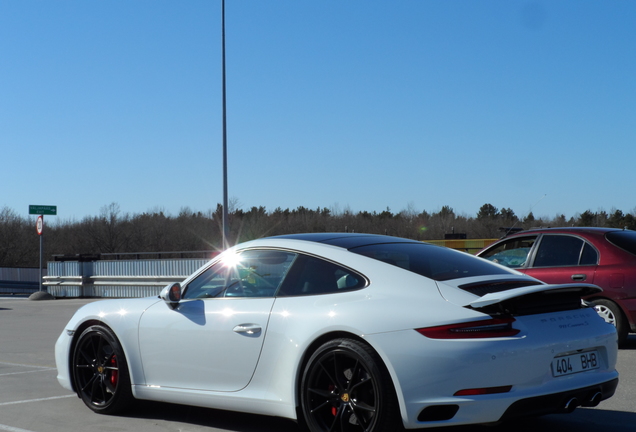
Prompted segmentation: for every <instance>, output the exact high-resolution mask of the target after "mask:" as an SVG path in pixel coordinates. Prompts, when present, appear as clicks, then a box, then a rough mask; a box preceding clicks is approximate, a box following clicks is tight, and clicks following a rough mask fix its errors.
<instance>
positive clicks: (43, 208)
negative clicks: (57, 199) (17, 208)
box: [29, 205, 57, 216]
mask: <svg viewBox="0 0 636 432" xmlns="http://www.w3.org/2000/svg"><path fill="white" fill-rule="evenodd" d="M29 214H32V215H52V216H55V215H57V206H51V205H30V206H29Z"/></svg>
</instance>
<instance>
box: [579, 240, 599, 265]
mask: <svg viewBox="0 0 636 432" xmlns="http://www.w3.org/2000/svg"><path fill="white" fill-rule="evenodd" d="M579 264H580V265H596V264H598V252H596V249H594V247H592V246H591V245H590V244H589V243H585V245H584V246H583V253H582V254H581V262H580V263H579Z"/></svg>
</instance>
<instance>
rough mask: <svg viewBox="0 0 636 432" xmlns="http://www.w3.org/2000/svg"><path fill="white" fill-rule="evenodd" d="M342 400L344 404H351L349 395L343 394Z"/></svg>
mask: <svg viewBox="0 0 636 432" xmlns="http://www.w3.org/2000/svg"><path fill="white" fill-rule="evenodd" d="M340 400H342V401H343V402H345V403H347V402H349V393H343V394H342V395H341V396H340Z"/></svg>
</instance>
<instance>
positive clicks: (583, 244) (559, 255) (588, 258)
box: [477, 228, 636, 345]
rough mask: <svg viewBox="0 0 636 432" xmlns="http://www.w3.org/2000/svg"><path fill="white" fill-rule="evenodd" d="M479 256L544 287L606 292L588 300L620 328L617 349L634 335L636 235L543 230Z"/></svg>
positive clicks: (495, 245)
mask: <svg viewBox="0 0 636 432" xmlns="http://www.w3.org/2000/svg"><path fill="white" fill-rule="evenodd" d="M477 256H480V257H482V258H485V259H487V260H490V261H493V262H497V263H499V264H502V265H504V266H507V267H511V268H514V269H515V270H518V271H520V272H522V273H526V274H528V275H530V276H532V277H535V278H537V279H539V280H542V281H543V282H546V283H550V284H563V283H571V282H585V283H590V284H594V285H598V286H600V287H601V288H603V292H601V293H599V294H597V295H593V296H591V297H588V298H586V300H588V301H592V302H593V303H595V304H596V310H597V311H598V313H599V314H600V315H601V316H602V317H603V318H605V320H606V321H608V322H611V323H612V324H614V325H615V326H616V331H617V333H618V342H619V345H621V344H623V343H624V342H625V340H626V339H627V335H628V333H630V332H636V231H632V230H627V229H616V228H544V229H533V230H528V231H522V232H518V233H515V234H512V235H509V236H507V237H505V238H503V239H501V240H499V241H498V242H496V243H493V244H492V245H490V246H489V247H487V248H485V249H483V250H482V251H480V252H479V253H477Z"/></svg>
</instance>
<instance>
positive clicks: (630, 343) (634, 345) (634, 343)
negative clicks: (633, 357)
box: [620, 334, 636, 351]
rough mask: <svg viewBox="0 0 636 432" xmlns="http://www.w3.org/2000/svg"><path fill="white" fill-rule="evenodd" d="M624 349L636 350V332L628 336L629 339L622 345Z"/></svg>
mask: <svg viewBox="0 0 636 432" xmlns="http://www.w3.org/2000/svg"><path fill="white" fill-rule="evenodd" d="M620 349H622V350H632V351H634V350H636V334H630V335H629V336H628V337H627V340H626V341H625V343H624V344H623V345H621V348H620Z"/></svg>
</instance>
